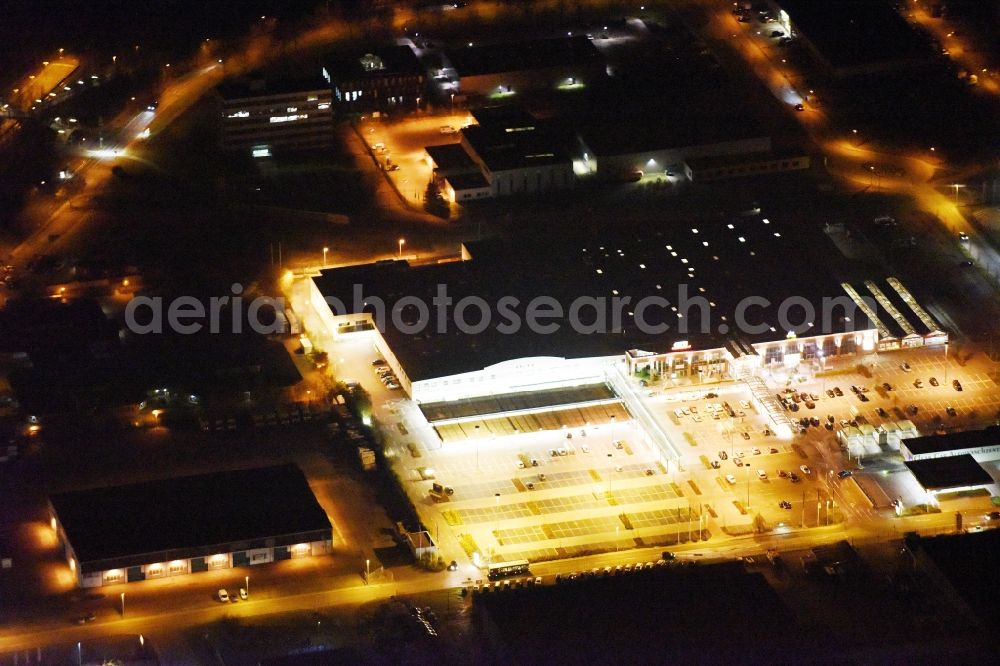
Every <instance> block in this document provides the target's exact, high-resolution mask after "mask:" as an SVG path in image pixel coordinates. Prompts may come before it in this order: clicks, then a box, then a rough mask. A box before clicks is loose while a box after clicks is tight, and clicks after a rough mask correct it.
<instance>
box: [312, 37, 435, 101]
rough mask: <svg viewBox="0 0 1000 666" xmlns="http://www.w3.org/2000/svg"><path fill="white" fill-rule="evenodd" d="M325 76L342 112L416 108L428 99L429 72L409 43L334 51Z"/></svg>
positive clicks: (324, 67) (325, 65)
mask: <svg viewBox="0 0 1000 666" xmlns="http://www.w3.org/2000/svg"><path fill="white" fill-rule="evenodd" d="M322 71H323V78H324V79H326V81H327V83H328V85H329V86H330V89H331V90H332V92H333V99H334V102H335V104H336V108H337V110H338V111H339V112H341V113H362V112H366V111H379V112H381V111H391V110H402V111H412V110H414V109H417V108H419V107H420V106H422V105H423V104H424V103H426V99H427V75H426V72H425V70H424V66H423V65H422V64H421V63H420V61H419V60H418V59H417V56H416V54H415V53H414V52H413V49H411V48H410V47H409V46H407V45H405V44H398V45H396V44H394V45H385V46H377V47H372V48H370V49H367V50H364V51H358V50H355V51H350V52H342V53H338V54H331V55H330V56H328V57H327V58H326V62H325V64H324V65H323V69H322Z"/></svg>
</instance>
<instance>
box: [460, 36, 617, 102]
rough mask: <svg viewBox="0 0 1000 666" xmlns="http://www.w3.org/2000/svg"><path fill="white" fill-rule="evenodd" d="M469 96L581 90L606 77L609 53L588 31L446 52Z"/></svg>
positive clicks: (510, 95) (463, 89) (497, 97)
mask: <svg viewBox="0 0 1000 666" xmlns="http://www.w3.org/2000/svg"><path fill="white" fill-rule="evenodd" d="M446 59H447V62H446V69H451V70H454V71H455V73H456V76H457V77H458V82H459V90H460V91H461V94H462V95H463V96H465V97H480V98H485V99H494V100H497V99H508V98H510V97H512V96H515V95H517V94H519V93H522V92H526V91H529V90H532V91H533V90H560V89H561V90H576V89H580V88H583V87H585V86H588V85H592V84H594V83H596V82H597V81H599V80H601V79H603V78H604V77H606V76H607V73H606V65H605V63H604V58H603V57H602V56H601V53H600V52H599V51H598V50H597V48H596V47H595V46H594V45H593V43H591V41H590V40H589V39H587V38H586V37H585V36H583V35H579V36H576V37H573V36H570V37H557V38H553V39H533V40H523V41H517V42H501V43H497V44H476V45H470V46H468V47H465V48H460V49H452V50H449V51H448V52H447V54H446Z"/></svg>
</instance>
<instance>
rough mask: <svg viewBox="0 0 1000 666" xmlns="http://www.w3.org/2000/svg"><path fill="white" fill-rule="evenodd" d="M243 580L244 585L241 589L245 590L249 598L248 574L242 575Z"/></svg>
mask: <svg viewBox="0 0 1000 666" xmlns="http://www.w3.org/2000/svg"><path fill="white" fill-rule="evenodd" d="M243 582H244V583H245V584H246V587H244V588H243V589H244V590H246V591H247V599H249V598H250V576H244V577H243Z"/></svg>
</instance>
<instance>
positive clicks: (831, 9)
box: [778, 0, 931, 68]
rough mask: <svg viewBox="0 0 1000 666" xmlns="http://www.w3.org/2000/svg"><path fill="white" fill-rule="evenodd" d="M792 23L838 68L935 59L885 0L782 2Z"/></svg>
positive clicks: (788, 0) (803, 0)
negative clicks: (931, 57)
mask: <svg viewBox="0 0 1000 666" xmlns="http://www.w3.org/2000/svg"><path fill="white" fill-rule="evenodd" d="M778 4H779V5H780V6H781V8H782V9H784V10H785V11H786V12H788V15H789V16H790V17H791V20H792V25H793V26H794V27H795V28H796V29H798V30H800V31H801V32H802V33H803V34H804V35H805V37H806V38H807V39H808V40H809V41H810V42H812V43H813V45H814V46H815V47H816V49H817V50H818V51H819V52H820V53H821V54H822V55H823V57H824V58H825V59H826V60H827V61H828V62H829V63H830V64H831V65H832V66H834V67H836V68H852V67H861V66H865V65H874V64H879V63H889V62H894V61H904V60H914V59H929V58H930V56H931V51H930V47H929V46H928V44H927V42H926V40H925V39H924V38H923V37H922V36H921V35H920V33H919V32H917V31H916V30H914V29H913V28H911V27H910V26H909V25H907V24H906V21H904V20H903V17H902V16H900V15H899V13H898V12H896V11H895V10H894V9H893V8H892V4H891V3H889V2H882V1H880V0H822V1H821V2H817V0H779V3H778Z"/></svg>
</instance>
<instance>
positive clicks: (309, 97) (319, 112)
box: [218, 76, 333, 157]
mask: <svg viewBox="0 0 1000 666" xmlns="http://www.w3.org/2000/svg"><path fill="white" fill-rule="evenodd" d="M218 91H219V94H220V95H221V97H222V111H221V124H222V146H223V148H225V149H227V150H249V151H252V154H253V156H254V157H269V156H270V155H271V150H272V149H274V148H283V149H295V150H297V149H311V148H323V147H327V146H329V145H331V144H332V143H333V111H332V110H331V94H330V88H329V86H327V85H326V84H325V83H324V82H323V80H322V79H319V78H318V77H317V78H314V79H299V80H296V79H288V78H280V79H274V80H269V79H265V78H263V77H259V76H258V77H251V78H247V79H245V80H242V81H237V82H231V83H226V84H224V85H222V86H219V89H218Z"/></svg>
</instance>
